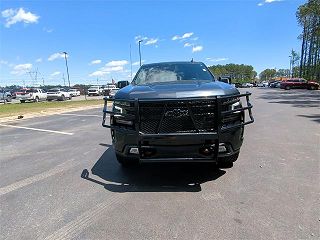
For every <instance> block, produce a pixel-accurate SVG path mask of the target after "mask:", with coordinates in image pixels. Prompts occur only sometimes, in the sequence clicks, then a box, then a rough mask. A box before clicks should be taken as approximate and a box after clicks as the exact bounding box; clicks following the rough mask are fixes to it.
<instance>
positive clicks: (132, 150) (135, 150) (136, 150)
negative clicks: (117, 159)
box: [129, 147, 139, 154]
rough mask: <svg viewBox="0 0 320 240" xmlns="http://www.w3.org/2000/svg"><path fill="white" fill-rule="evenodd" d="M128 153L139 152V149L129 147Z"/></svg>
mask: <svg viewBox="0 0 320 240" xmlns="http://www.w3.org/2000/svg"><path fill="white" fill-rule="evenodd" d="M129 153H131V154H139V149H138V148H136V147H134V148H130V150H129Z"/></svg>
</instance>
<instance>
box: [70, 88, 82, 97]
mask: <svg viewBox="0 0 320 240" xmlns="http://www.w3.org/2000/svg"><path fill="white" fill-rule="evenodd" d="M68 92H69V93H70V95H71V96H72V97H77V96H80V91H79V90H78V89H75V88H71V89H69V90H68Z"/></svg>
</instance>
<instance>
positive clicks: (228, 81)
mask: <svg viewBox="0 0 320 240" xmlns="http://www.w3.org/2000/svg"><path fill="white" fill-rule="evenodd" d="M218 80H219V81H220V82H224V83H227V84H231V81H230V80H229V78H221V77H219V79H218Z"/></svg>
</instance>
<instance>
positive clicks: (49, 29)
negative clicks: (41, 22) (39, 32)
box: [43, 27, 53, 33]
mask: <svg viewBox="0 0 320 240" xmlns="http://www.w3.org/2000/svg"><path fill="white" fill-rule="evenodd" d="M43 31H45V32H47V33H52V32H53V29H51V28H45V27H44V28H43Z"/></svg>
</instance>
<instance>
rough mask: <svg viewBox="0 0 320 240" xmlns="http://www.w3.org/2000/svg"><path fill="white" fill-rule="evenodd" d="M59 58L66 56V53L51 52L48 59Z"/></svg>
mask: <svg viewBox="0 0 320 240" xmlns="http://www.w3.org/2000/svg"><path fill="white" fill-rule="evenodd" d="M67 57H68V55H67ZM58 58H64V53H54V54H51V55H50V56H49V58H48V61H53V60H56V59H58Z"/></svg>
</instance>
